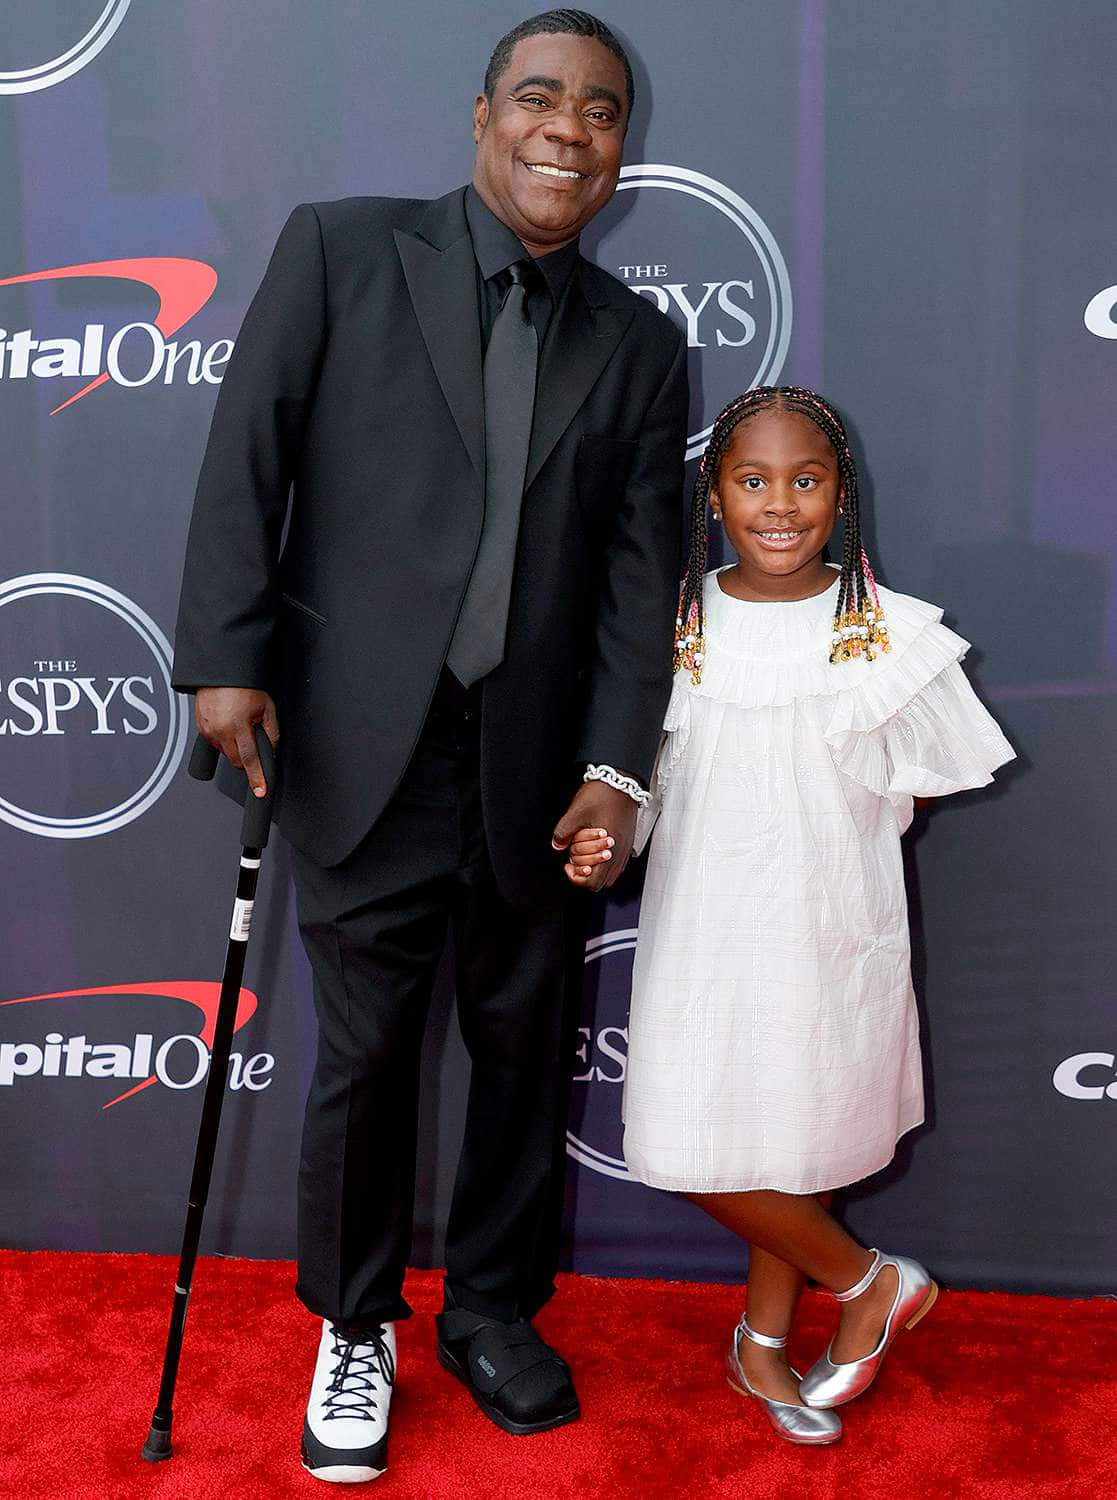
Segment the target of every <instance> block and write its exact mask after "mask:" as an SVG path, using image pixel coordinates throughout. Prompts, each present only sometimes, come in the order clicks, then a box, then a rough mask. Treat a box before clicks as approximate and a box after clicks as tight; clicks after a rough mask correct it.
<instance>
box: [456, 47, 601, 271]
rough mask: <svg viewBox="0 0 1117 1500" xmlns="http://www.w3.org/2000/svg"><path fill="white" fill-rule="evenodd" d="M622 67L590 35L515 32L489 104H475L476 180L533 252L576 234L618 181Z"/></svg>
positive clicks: (552, 247) (557, 245) (482, 99)
mask: <svg viewBox="0 0 1117 1500" xmlns="http://www.w3.org/2000/svg"><path fill="white" fill-rule="evenodd" d="M627 125H628V103H627V95H626V90H625V77H624V69H623V67H622V66H621V63H620V60H619V59H618V58H616V57H614V56H613V54H612V53H611V52H610V51H609V49H608V47H605V46H603V45H602V43H601V42H597V41H594V40H593V38H592V37H581V36H565V35H562V34H557V35H556V34H548V35H542V36H530V37H525V38H524V39H523V40H522V41H520V42H517V44H516V48H515V50H514V52H513V53H512V58H511V61H510V62H509V64H508V67H507V68H506V69H505V70H504V72H503V73H502V74H501V75H500V77H499V78H498V79H497V81H496V84H495V86H494V88H493V99H492V103H491V104H490V103H489V101H488V100H487V99H486V98H485V96H484V95H483V94H479V95H478V96H477V101H476V103H475V104H474V106H473V139H474V140H475V141H476V142H477V160H476V163H475V165H474V169H473V185H474V187H475V188H476V189H477V191H478V193H480V195H481V197H482V198H483V199H484V201H485V203H486V204H487V205H488V206H489V208H491V209H492V211H493V212H494V213H495V214H496V215H497V217H498V218H500V219H503V220H504V222H505V223H506V224H507V225H508V227H509V228H510V229H512V230H513V231H514V232H515V234H517V235H518V236H519V238H520V239H521V240H522V241H523V243H524V244H525V245H526V246H527V248H528V250H529V251H530V252H531V253H532V254H533V255H546V254H547V253H548V252H549V251H551V250H558V249H561V247H562V246H563V245H566V244H569V242H570V241H571V240H572V239H575V238H576V237H577V236H578V235H579V234H580V233H581V231H582V230H583V229H584V228H585V226H586V225H587V224H588V223H589V221H590V220H591V219H592V218H593V216H594V214H596V213H598V212H599V211H600V210H601V209H602V208H604V206H605V204H606V203H608V201H609V199H610V198H611V197H612V196H613V192H614V190H615V189H616V186H617V178H618V177H619V175H620V169H621V147H622V146H623V144H624V133H625V129H626V127H627Z"/></svg>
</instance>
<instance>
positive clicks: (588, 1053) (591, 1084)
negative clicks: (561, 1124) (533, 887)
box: [566, 927, 636, 1182]
mask: <svg viewBox="0 0 1117 1500" xmlns="http://www.w3.org/2000/svg"><path fill="white" fill-rule="evenodd" d="M635 947H636V928H635V927H622V928H618V929H617V931H615V932H606V933H603V934H602V935H601V937H596V938H590V940H589V942H588V943H587V944H586V968H587V971H588V972H587V983H586V985H585V987H584V991H583V1016H582V1019H583V1020H584V1021H586V1022H587V1023H588V1024H586V1025H584V1026H582V1027H581V1028H580V1029H579V1038H578V1040H579V1046H578V1061H577V1062H576V1063H575V1067H574V1099H573V1103H572V1107H571V1125H572V1128H571V1129H569V1130H568V1131H567V1132H566V1151H567V1155H568V1156H572V1157H573V1158H574V1160H575V1161H577V1162H581V1164H582V1166H584V1167H590V1168H592V1169H593V1171H595V1172H600V1173H601V1175H602V1176H603V1177H619V1178H620V1179H621V1180H622V1181H624V1182H632V1181H633V1178H631V1177H630V1176H629V1175H628V1168H627V1167H626V1166H625V1164H624V1157H623V1156H622V1155H621V1129H622V1126H621V1108H620V1105H621V1087H622V1086H623V1084H624V1072H625V1061H626V1058H627V1053H628V997H629V992H630V990H631V987H632V957H631V954H632V950H633V949H634V948H635ZM615 954H622V955H627V957H624V958H622V961H621V965H620V966H617V965H613V964H610V965H607V966H604V967H603V966H602V965H601V960H602V959H605V958H611V957H612V956H614V955H615ZM591 965H593V966H594V967H593V968H591V967H590V966H591ZM606 975H607V976H608V977H607V978H606V977H605V976H606ZM618 1012H620V1013H623V1016H624V1020H625V1024H624V1025H623V1026H617V1025H603V1024H602V1022H601V1015H602V1013H605V1014H616V1013H618ZM591 1136H592V1137H593V1139H594V1140H596V1141H601V1142H603V1143H604V1147H603V1146H595V1145H591V1144H590V1141H589V1137H591ZM605 1147H607V1148H608V1149H605Z"/></svg>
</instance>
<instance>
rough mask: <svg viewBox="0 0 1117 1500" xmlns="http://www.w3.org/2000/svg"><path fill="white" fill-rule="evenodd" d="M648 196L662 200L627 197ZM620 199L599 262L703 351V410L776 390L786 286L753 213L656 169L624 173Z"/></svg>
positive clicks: (771, 240) (706, 185) (701, 435)
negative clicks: (760, 388)
mask: <svg viewBox="0 0 1117 1500" xmlns="http://www.w3.org/2000/svg"><path fill="white" fill-rule="evenodd" d="M653 188H656V189H662V190H663V191H660V192H657V193H654V194H653V193H651V192H650V191H639V192H633V189H641V190H643V189H648V190H650V189H653ZM617 195H618V196H617V198H615V199H614V201H613V204H612V205H611V206H610V207H609V208H607V209H606V210H605V212H604V213H603V214H602V216H601V217H602V220H603V227H604V235H603V237H602V239H601V242H600V245H599V247H598V248H597V250H596V251H595V252H594V253H595V259H596V260H597V261H598V263H599V264H600V265H602V266H603V267H604V268H605V269H606V270H607V271H610V272H612V274H613V275H614V276H620V277H621V278H622V279H623V280H624V281H625V282H626V283H627V285H628V286H629V288H630V289H631V290H632V291H634V292H636V293H637V294H638V295H640V296H642V297H647V298H649V299H650V300H651V301H653V302H654V303H655V304H656V306H657V307H658V308H659V310H660V311H661V312H664V313H669V314H671V315H672V316H673V317H674V318H675V320H676V321H677V322H679V323H680V324H681V325H682V326H683V327H684V328H685V330H686V336H687V343H688V345H689V346H690V348H692V349H701V350H703V351H704V352H703V354H702V366H701V391H700V392H699V391H696V392H695V395H696V396H698V395H701V398H702V400H701V407H702V409H703V410H704V411H713V412H717V411H720V410H721V408H722V407H723V406H724V405H725V403H726V402H727V401H728V400H729V399H730V398H731V397H733V396H735V395H737V394H738V393H739V392H741V391H744V390H749V389H751V388H752V387H753V386H756V385H771V384H774V383H775V381H776V380H777V379H778V377H779V373H780V370H781V369H782V368H783V363H784V360H785V359H786V357H787V349H788V344H789V343H790V340H791V282H790V279H789V277H788V274H787V266H786V264H785V263H784V258H783V256H782V254H781V253H780V248H779V245H778V244H777V243H776V240H775V236H774V235H773V234H772V232H771V230H770V229H769V228H768V226H767V224H765V222H764V220H763V219H762V218H761V217H760V215H759V214H758V213H757V212H756V210H755V209H754V208H753V207H752V205H751V204H749V203H746V202H745V200H744V198H742V197H741V196H740V194H739V193H736V192H734V191H733V189H732V188H729V187H726V186H725V184H724V183H721V182H717V181H715V179H714V178H713V177H706V176H705V175H704V174H703V173H701V172H694V171H692V170H691V169H690V168H689V167H674V166H667V165H664V164H662V163H642V164H640V165H636V166H629V167H623V168H622V169H621V175H620V182H619V183H618V184H617ZM632 199H635V202H633V201H632ZM626 200H627V201H626ZM712 430H713V424H712V423H711V424H710V425H709V426H707V427H704V428H700V429H699V430H698V431H695V432H692V433H691V434H690V436H689V438H688V439H687V455H686V456H687V458H688V459H689V458H697V457H698V456H699V455H700V454H701V453H702V452H704V450H705V447H706V444H707V442H708V441H709V437H710V433H711V432H712Z"/></svg>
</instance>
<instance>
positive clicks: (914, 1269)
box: [799, 1250, 939, 1410]
mask: <svg viewBox="0 0 1117 1500" xmlns="http://www.w3.org/2000/svg"><path fill="white" fill-rule="evenodd" d="M885 1266H892V1267H893V1268H894V1270H895V1272H896V1275H897V1278H898V1281H899V1285H898V1286H897V1288H896V1295H895V1297H894V1298H893V1299H892V1306H891V1307H890V1308H889V1310H888V1317H887V1318H886V1319H885V1321H884V1331H883V1333H882V1334H881V1336H880V1339H879V1341H878V1343H877V1346H876V1348H875V1349H874V1350H873V1351H872V1353H871V1354H866V1355H865V1356H864V1357H863V1358H862V1359H853V1360H848V1361H846V1362H845V1363H844V1364H835V1362H834V1361H833V1360H832V1359H831V1358H830V1350H831V1349H833V1347H834V1344H833V1341H832V1340H831V1343H830V1348H829V1349H827V1351H826V1353H825V1354H824V1355H822V1357H821V1358H820V1359H818V1360H816V1361H815V1363H814V1364H813V1365H812V1366H811V1368H810V1369H809V1370H808V1371H807V1373H806V1375H805V1376H804V1378H803V1381H802V1383H801V1384H800V1386H799V1393H800V1395H801V1396H802V1397H803V1400H804V1401H805V1402H806V1403H807V1405H808V1406H812V1407H814V1408H816V1409H817V1410H829V1409H830V1408H831V1407H834V1406H842V1405H844V1404H845V1402H847V1401H852V1400H853V1398H854V1397H855V1396H860V1395H861V1394H862V1393H863V1392H865V1391H867V1390H868V1389H869V1387H870V1386H871V1385H872V1383H873V1381H874V1380H875V1379H876V1376H877V1371H878V1370H879V1369H880V1367H881V1364H882V1362H883V1360H884V1356H885V1354H886V1353H887V1352H888V1346H889V1345H890V1344H891V1342H892V1340H893V1339H894V1338H895V1337H896V1335H897V1334H898V1333H899V1332H900V1330H901V1329H902V1328H914V1327H915V1325H916V1324H917V1323H918V1322H919V1320H920V1318H923V1317H926V1315H927V1314H928V1313H929V1312H930V1311H931V1309H932V1307H934V1305H935V1299H936V1298H937V1297H938V1295H939V1289H938V1287H937V1286H936V1285H935V1283H934V1282H933V1281H932V1280H931V1278H930V1276H929V1275H928V1274H927V1272H926V1271H925V1270H924V1269H923V1267H922V1266H921V1265H920V1264H919V1262H918V1261H917V1260H909V1259H908V1257H907V1256H906V1255H882V1254H881V1253H880V1251H879V1250H874V1251H873V1263H872V1265H871V1266H870V1267H869V1269H868V1270H867V1271H866V1272H865V1274H864V1276H862V1278H861V1280H860V1281H859V1282H858V1283H857V1285H856V1286H851V1287H850V1288H849V1290H848V1291H846V1292H834V1293H833V1296H834V1300H835V1301H836V1302H852V1301H853V1299H854V1298H855V1297H860V1295H861V1293H862V1292H864V1291H867V1290H868V1288H869V1287H870V1286H872V1284H873V1282H874V1281H875V1280H876V1278H877V1275H878V1273H879V1272H881V1271H882V1270H883V1269H884V1267H885Z"/></svg>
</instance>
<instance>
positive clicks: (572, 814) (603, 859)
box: [551, 781, 637, 891]
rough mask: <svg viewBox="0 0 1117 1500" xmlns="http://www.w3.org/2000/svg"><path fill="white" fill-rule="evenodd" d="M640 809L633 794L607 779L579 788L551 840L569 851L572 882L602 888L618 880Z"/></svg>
mask: <svg viewBox="0 0 1117 1500" xmlns="http://www.w3.org/2000/svg"><path fill="white" fill-rule="evenodd" d="M636 812H637V808H636V804H635V802H633V800H632V798H631V797H628V796H626V795H625V793H624V792H618V791H616V790H615V789H614V788H613V787H610V786H606V785H605V784H604V783H603V782H600V781H588V782H586V783H585V784H584V785H583V786H582V787H580V788H579V790H578V791H577V792H576V793H575V796H574V800H573V801H572V802H571V804H570V806H569V807H568V808H567V810H566V812H565V813H564V814H563V816H562V817H561V818H560V819H559V822H558V826H557V827H556V829H555V832H554V837H553V838H552V840H551V843H552V845H553V847H554V848H556V849H565V850H567V851H568V853H569V858H568V860H567V863H566V864H565V865H564V866H563V873H564V874H565V876H566V878H567V880H569V881H570V884H571V885H576V886H580V887H582V888H584V889H585V890H590V891H600V890H604V889H606V888H607V887H608V886H611V885H614V884H615V883H616V881H617V880H618V879H619V877H620V875H621V872H622V871H623V870H624V867H625V865H627V864H628V860H629V856H630V855H631V853H632V841H633V838H634V837H635V834H636Z"/></svg>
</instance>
